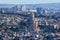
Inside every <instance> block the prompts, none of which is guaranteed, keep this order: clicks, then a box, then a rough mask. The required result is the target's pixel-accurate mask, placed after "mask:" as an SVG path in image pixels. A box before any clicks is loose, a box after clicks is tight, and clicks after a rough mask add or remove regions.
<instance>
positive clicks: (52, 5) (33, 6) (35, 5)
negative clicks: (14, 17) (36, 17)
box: [0, 3, 60, 9]
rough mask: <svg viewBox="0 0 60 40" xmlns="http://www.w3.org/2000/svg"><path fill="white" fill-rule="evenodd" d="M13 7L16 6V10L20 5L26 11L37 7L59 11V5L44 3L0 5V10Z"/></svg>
mask: <svg viewBox="0 0 60 40" xmlns="http://www.w3.org/2000/svg"><path fill="white" fill-rule="evenodd" d="M15 5H17V6H18V8H19V7H20V6H21V5H25V6H26V8H27V9H36V8H37V7H42V8H52V9H54V8H58V9H60V3H46V4H0V8H11V7H14V6H15Z"/></svg>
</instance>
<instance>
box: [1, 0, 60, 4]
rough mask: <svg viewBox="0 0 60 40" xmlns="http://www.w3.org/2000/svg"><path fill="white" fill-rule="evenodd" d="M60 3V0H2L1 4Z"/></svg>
mask: <svg viewBox="0 0 60 40" xmlns="http://www.w3.org/2000/svg"><path fill="white" fill-rule="evenodd" d="M40 3H60V0H0V4H40Z"/></svg>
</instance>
